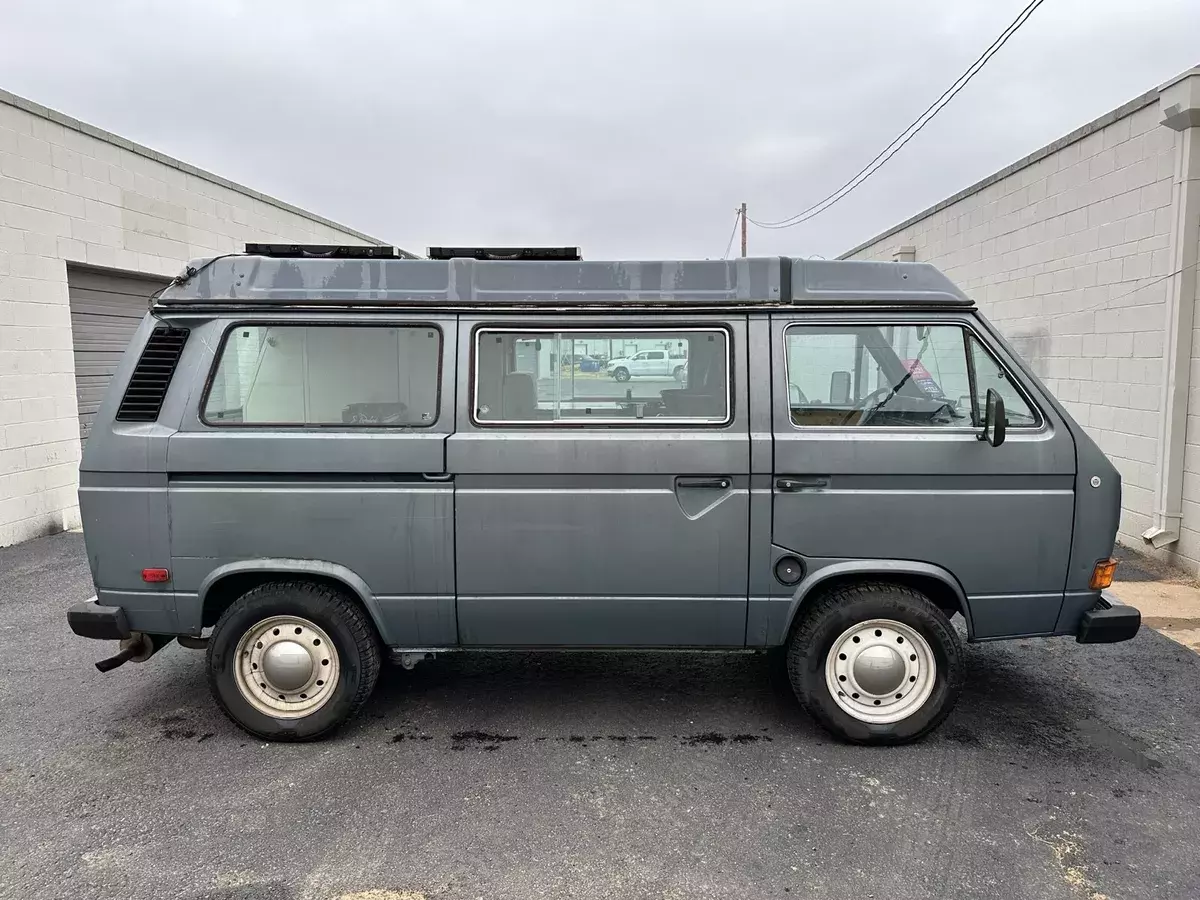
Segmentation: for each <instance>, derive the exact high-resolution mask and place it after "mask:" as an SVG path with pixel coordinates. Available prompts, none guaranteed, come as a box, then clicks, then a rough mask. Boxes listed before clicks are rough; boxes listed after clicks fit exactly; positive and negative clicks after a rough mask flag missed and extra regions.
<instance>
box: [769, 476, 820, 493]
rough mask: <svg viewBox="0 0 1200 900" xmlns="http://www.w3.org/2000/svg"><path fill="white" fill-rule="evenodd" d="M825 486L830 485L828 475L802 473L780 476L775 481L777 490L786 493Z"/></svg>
mask: <svg viewBox="0 0 1200 900" xmlns="http://www.w3.org/2000/svg"><path fill="white" fill-rule="evenodd" d="M823 487H829V476H828V475H801V476H798V477H796V478H779V479H777V480H776V481H775V490H777V491H782V492H784V493H793V492H795V491H805V490H813V489H815V488H823Z"/></svg>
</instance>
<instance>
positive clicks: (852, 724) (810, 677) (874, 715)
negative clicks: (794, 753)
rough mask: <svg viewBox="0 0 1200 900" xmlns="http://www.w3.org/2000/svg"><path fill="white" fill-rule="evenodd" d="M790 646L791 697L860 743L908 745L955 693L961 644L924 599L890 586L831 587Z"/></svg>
mask: <svg viewBox="0 0 1200 900" xmlns="http://www.w3.org/2000/svg"><path fill="white" fill-rule="evenodd" d="M802 615H803V619H802V620H801V621H800V623H799V624H798V625H797V627H796V630H795V632H794V634H793V635H792V639H791V642H790V644H789V646H788V657H787V664H788V677H789V680H790V681H791V683H792V689H793V690H794V691H795V693H796V697H797V698H798V699H799V700H800V702H801V704H803V706H804V707H805V709H807V710H808V712H809V713H810V714H811V715H812V716H813V718H814V719H816V720H817V721H818V722H819V723H820V724H821V725H822V726H823V727H824V728H825V729H827V730H828V731H830V732H831V733H832V734H834V735H836V736H837V737H840V738H842V739H843V740H847V741H851V742H853V743H857V744H905V743H908V742H909V741H915V740H917V739H919V738H921V737H923V736H925V735H926V734H928V733H929V732H930V731H932V730H933V729H934V728H936V727H937V726H938V725H939V724H941V722H942V720H943V719H945V718H946V716H948V715H949V714H950V711H951V710H952V709H953V708H954V704H955V702H956V701H957V700H958V695H959V693H960V692H961V690H962V681H963V663H962V653H961V643H960V641H959V637H958V633H957V632H956V631H955V630H954V626H953V625H952V624H951V623H950V620H949V619H948V618H947V617H946V614H945V613H944V612H942V611H941V610H940V609H939V608H938V607H937V606H936V605H934V604H933V603H932V602H931V601H930V600H929V598H928V597H926V596H925V595H924V594H921V593H919V592H917V591H914V590H911V589H909V588H906V587H902V586H900V585H895V584H884V583H879V584H858V585H852V586H848V587H843V588H837V589H834V590H832V591H830V592H829V593H828V594H826V595H825V596H824V597H822V598H820V599H819V600H817V601H816V603H815V605H814V606H813V607H812V608H811V609H809V610H807V611H806V612H804V613H802Z"/></svg>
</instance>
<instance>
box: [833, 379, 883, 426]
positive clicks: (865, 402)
mask: <svg viewBox="0 0 1200 900" xmlns="http://www.w3.org/2000/svg"><path fill="white" fill-rule="evenodd" d="M891 392H892V389H891V388H890V387H881V388H875V390H873V391H871V393H869V394H867V396H865V397H863V398H862V399H861V400H859V401H858V402H857V403H855V404H854V406H852V407H851V408H850V411H849V412H848V413H846V416H845V418H843V419H842V421H841V423H840V424H841V425H847V424H849V423H850V420H851V419H853V418H854V414H855V413H856V412H861V411H862V410H864V409H867V408H868V407H869V406H871V404H872V403H873V402H874V400H875V398H876V397H879V398H880V399H883V398H884V397H886V396H887V395H888V394H890V393H891ZM870 418H871V415H870V414H867V415H865V416H863V417H862V419H861V420H860V421H859V423H858V424H859V425H866V424H867V421H868V420H869V419H870Z"/></svg>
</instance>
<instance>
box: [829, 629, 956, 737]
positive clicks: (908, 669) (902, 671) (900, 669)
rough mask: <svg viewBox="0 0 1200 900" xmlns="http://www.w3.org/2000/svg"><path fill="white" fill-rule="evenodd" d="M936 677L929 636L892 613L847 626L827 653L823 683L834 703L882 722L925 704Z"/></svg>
mask: <svg viewBox="0 0 1200 900" xmlns="http://www.w3.org/2000/svg"><path fill="white" fill-rule="evenodd" d="M936 681H937V662H936V661H935V659H934V656H933V650H932V649H931V648H930V646H929V642H928V641H926V640H925V638H923V637H922V636H921V634H920V633H919V632H918V631H916V630H915V629H913V628H911V627H910V626H908V625H905V624H904V623H903V622H897V621H895V620H893V619H872V620H870V621H869V622H860V623H859V624H857V625H854V626H851V627H850V628H847V629H846V630H845V631H844V632H842V634H841V635H839V636H838V638H837V640H835V641H834V642H833V646H832V647H830V649H829V655H828V656H827V657H826V659H825V683H826V685H827V686H828V688H829V693H830V694H831V695H832V696H833V698H834V700H835V701H836V702H837V705H838V706H839V707H841V708H842V709H843V710H844V711H845V712H847V713H848V714H850V715H851V716H853V717H854V718H855V719H858V720H859V721H860V722H870V723H872V724H876V725H886V724H890V723H892V722H899V721H900V720H902V719H906V718H908V717H909V716H911V715H912V714H913V713H915V712H916V711H917V710H919V709H920V708H921V707H922V706H924V705H925V701H927V700H928V699H929V695H930V694H931V693H933V686H934V684H935V682H936Z"/></svg>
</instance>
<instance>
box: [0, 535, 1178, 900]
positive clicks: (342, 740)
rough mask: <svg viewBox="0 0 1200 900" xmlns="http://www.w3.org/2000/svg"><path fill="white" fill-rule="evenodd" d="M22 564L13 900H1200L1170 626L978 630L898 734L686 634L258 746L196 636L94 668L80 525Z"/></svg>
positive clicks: (490, 659)
mask: <svg viewBox="0 0 1200 900" xmlns="http://www.w3.org/2000/svg"><path fill="white" fill-rule="evenodd" d="M0 571H3V572H4V573H5V577H4V578H2V579H0V609H3V610H4V612H5V616H6V622H5V625H6V626H11V628H6V630H4V631H0V640H3V641H4V642H5V651H6V654H7V658H8V661H9V663H10V667H9V669H8V674H7V675H6V677H5V679H4V680H3V683H2V684H0V721H3V722H4V725H5V727H4V728H3V729H0V792H3V796H4V798H5V803H4V804H3V805H0V831H2V832H3V834H4V835H5V840H4V841H3V842H0V871H2V872H4V877H3V878H0V898H4V900H8V898H13V900H17V898H20V900H28V898H31V897H37V898H43V897H45V898H58V897H113V896H119V897H123V898H129V900H153V898H160V897H163V896H177V897H179V898H181V900H200V898H203V900H234V898H239V900H246V898H251V900H276V898H278V900H331V898H338V900H416V898H420V897H422V896H423V897H424V898H425V900H432V898H446V900H472V898H476V897H487V898H508V897H514V898H516V897H519V898H529V897H539V896H546V897H557V896H571V897H577V898H581V900H590V898H601V897H614V896H620V897H689V898H691V897H721V898H724V897H729V896H746V897H803V898H806V900H808V898H812V900H834V898H838V900H841V898H844V897H852V896H853V897H869V896H872V895H873V896H875V897H888V898H889V900H925V898H930V900H933V898H938V900H940V898H946V897H954V898H956V900H992V898H996V897H1020V898H1022V900H1079V898H1086V900H1101V898H1112V900H1122V898H1142V897H1153V898H1155V900H1195V898H1196V897H1200V857H1198V856H1197V855H1196V854H1195V852H1194V850H1195V847H1196V846H1200V818H1198V817H1197V816H1196V815H1195V810H1196V809H1197V808H1200V704H1197V703H1196V702H1195V697H1197V696H1200V656H1197V655H1196V654H1194V653H1192V652H1190V651H1188V650H1187V649H1185V648H1184V647H1182V646H1180V645H1179V644H1177V643H1173V642H1172V641H1169V640H1167V639H1166V638H1164V637H1162V636H1161V635H1159V634H1157V633H1155V632H1154V631H1151V630H1150V629H1143V630H1142V632H1141V633H1139V635H1138V636H1137V637H1136V638H1135V639H1134V640H1132V641H1129V642H1127V643H1124V644H1117V645H1112V646H1093V647H1087V646H1082V645H1078V644H1075V643H1074V642H1072V641H1070V640H1060V639H1051V640H1030V641H1019V642H1014V643H1005V644H987V645H973V646H969V647H967V648H966V650H965V652H964V660H965V665H966V669H967V671H966V686H965V688H964V691H963V695H962V698H961V700H960V702H959V705H958V708H957V710H956V711H955V713H954V714H953V715H952V716H951V717H950V718H949V719H948V720H947V721H946V722H945V723H944V725H943V726H942V727H941V728H940V729H939V730H938V731H936V732H935V733H934V734H932V735H930V737H929V738H928V739H926V740H924V741H922V742H920V743H918V744H915V745H912V746H907V747H897V748H883V749H873V748H863V747H854V746H847V745H844V744H840V743H837V742H835V741H833V740H832V739H830V738H829V737H828V736H827V735H826V734H825V733H824V732H822V731H821V730H820V729H819V728H818V727H817V726H816V725H814V724H813V722H812V721H811V720H810V719H809V718H808V717H807V716H806V715H805V714H804V713H803V712H802V711H801V710H800V709H799V708H798V706H797V704H796V703H795V700H794V698H792V697H791V695H790V691H789V688H788V686H787V683H786V679H783V678H781V677H780V674H779V672H778V670H777V669H776V667H775V666H774V665H773V663H772V661H771V660H770V659H767V658H764V657H761V656H752V655H739V656H720V655H711V654H684V653H671V654H651V653H644V654H609V653H590V654H547V655H538V654H524V653H509V654H458V655H454V656H448V657H445V658H440V659H437V660H434V661H432V662H428V663H422V664H421V665H420V666H418V667H417V668H416V669H415V670H413V671H412V672H405V671H402V670H398V669H388V670H386V671H385V672H384V674H383V676H382V678H381V682H380V685H379V688H378V689H377V691H376V694H375V696H374V697H373V698H372V699H371V700H370V701H369V703H368V704H367V706H366V707H365V708H364V710H363V714H362V715H360V716H359V718H358V719H356V720H355V721H354V722H352V723H350V724H349V726H348V727H346V728H345V729H343V730H342V731H341V732H340V733H339V734H337V735H336V736H334V737H333V738H332V739H330V740H328V741H325V742H323V743H319V744H311V745H285V744H264V743H263V742H261V741H257V740H255V739H253V738H251V737H248V736H247V735H245V734H244V733H242V732H240V731H238V730H237V729H236V728H235V727H234V726H232V725H231V724H230V723H229V722H228V721H227V720H226V719H225V718H224V716H223V715H222V714H221V713H220V712H219V711H218V710H217V708H216V706H215V705H214V703H213V701H212V699H211V698H210V696H209V693H208V687H207V684H206V679H205V674H204V660H203V655H202V654H198V653H196V652H194V651H189V650H185V649H184V648H182V647H178V646H170V647H167V648H166V649H164V650H163V651H162V652H161V653H159V654H157V655H156V656H155V657H154V658H153V659H152V660H151V661H149V662H148V663H146V664H144V665H140V666H132V665H131V666H125V667H123V668H121V669H119V670H117V671H116V672H112V673H110V674H108V675H100V674H98V673H97V672H95V670H94V669H93V668H92V663H93V662H94V660H95V659H96V658H98V657H99V656H101V655H103V653H104V652H105V651H107V649H108V648H107V647H101V646H100V645H98V644H96V643H93V642H89V641H86V640H83V639H78V638H75V637H73V636H72V635H70V634H69V633H68V632H67V630H66V625H65V621H64V617H63V610H64V609H65V608H66V607H67V606H68V605H70V603H72V602H75V601H76V600H79V599H82V598H83V597H86V596H88V594H89V593H90V590H89V583H88V576H87V568H86V560H85V558H84V554H83V546H82V541H81V540H80V539H79V538H78V537H77V536H74V535H66V536H61V537H54V538H46V539H42V540H39V541H34V542H32V543H31V544H25V545H22V546H20V547H17V548H10V549H6V550H0ZM18 638H19V639H18Z"/></svg>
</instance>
